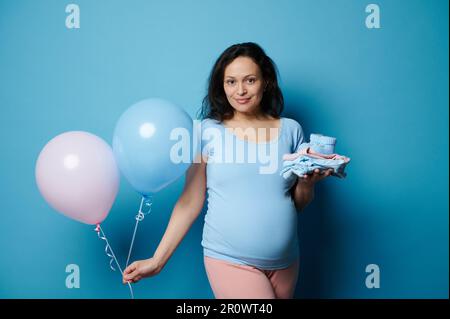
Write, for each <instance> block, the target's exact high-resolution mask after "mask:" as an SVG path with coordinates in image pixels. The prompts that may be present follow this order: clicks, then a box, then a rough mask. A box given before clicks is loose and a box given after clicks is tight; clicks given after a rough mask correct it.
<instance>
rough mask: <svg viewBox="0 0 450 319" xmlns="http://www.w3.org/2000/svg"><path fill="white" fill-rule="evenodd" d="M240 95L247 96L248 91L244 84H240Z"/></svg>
mask: <svg viewBox="0 0 450 319" xmlns="http://www.w3.org/2000/svg"><path fill="white" fill-rule="evenodd" d="M237 93H238V95H245V94H247V90H246V88H245V87H244V85H243V84H238V91H237Z"/></svg>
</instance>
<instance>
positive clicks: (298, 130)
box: [291, 120, 304, 153]
mask: <svg viewBox="0 0 450 319" xmlns="http://www.w3.org/2000/svg"><path fill="white" fill-rule="evenodd" d="M291 125H292V137H293V146H294V147H293V153H297V152H299V151H300V150H301V145H302V143H303V142H304V134H303V128H302V126H301V125H300V124H299V123H298V122H297V121H296V120H291Z"/></svg>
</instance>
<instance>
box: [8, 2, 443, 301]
mask: <svg viewBox="0 0 450 319" xmlns="http://www.w3.org/2000/svg"><path fill="white" fill-rule="evenodd" d="M448 12H449V8H448V1H445V0H433V1H424V0H410V1H393V0H377V1H375V2H372V1H369V0H339V1H327V0H320V1H316V0H314V1H313V0H303V1H297V0H295V1H294V0H277V1H275V0H270V1H260V0H250V1H241V0H228V1H219V0H214V1H210V0H196V1H181V0H168V1H166V0H164V1H163V0H148V1H147V0H145V1H144V0H133V1H125V0H108V1H106V0H95V1H92V0H74V1H60V0H41V1H32V0H18V1H16V0H1V1H0V110H1V113H0V114H1V117H0V132H1V135H0V136H1V144H0V145H1V151H0V154H1V155H0V156H1V165H0V190H1V193H0V194H1V202H0V205H1V206H0V297H1V298H129V290H128V288H127V286H125V285H123V284H122V277H121V275H120V272H119V271H118V270H116V271H115V272H114V271H112V270H111V269H110V268H109V258H108V257H107V256H106V255H105V253H104V247H105V245H104V241H102V240H100V239H99V238H98V236H97V232H95V231H94V228H95V226H91V225H87V224H83V223H79V222H76V221H74V220H72V219H68V218H65V217H64V216H62V215H61V214H58V213H56V212H55V210H54V209H53V208H52V207H51V206H49V205H48V204H47V203H46V201H45V200H44V199H43V198H42V196H41V194H40V193H39V190H38V187H37V184H36V180H35V165H36V161H37V158H38V156H39V153H40V151H41V150H42V148H43V147H44V145H46V143H47V142H48V141H49V140H50V139H51V138H53V137H54V136H56V135H58V134H61V133H63V132H67V131H86V132H91V133H92V134H95V135H97V136H98V137H100V138H102V139H103V140H104V141H106V143H108V144H109V145H112V143H113V130H114V127H115V125H116V123H117V121H118V119H119V117H120V115H121V114H122V113H123V112H124V111H125V110H126V109H127V108H128V107H129V106H131V105H133V104H134V103H136V102H138V101H141V100H144V99H146V98H152V97H158V98H163V99H167V100H169V101H171V102H173V103H174V104H176V105H178V106H180V107H181V108H182V109H183V110H184V111H185V112H186V113H187V114H189V116H190V117H191V118H192V119H197V114H198V110H199V108H200V107H201V104H202V100H203V98H204V96H205V94H206V86H207V81H208V76H209V73H210V71H211V69H212V66H213V64H214V62H215V59H216V58H217V57H218V56H219V55H220V53H221V52H222V51H223V50H224V49H225V48H227V47H228V46H230V45H232V44H235V43H242V42H256V43H258V44H259V45H260V46H261V47H262V48H264V50H265V51H266V53H267V54H268V55H269V56H270V57H271V58H272V59H273V60H274V62H275V63H276V64H277V66H278V70H279V76H280V78H279V79H280V85H281V89H282V91H283V94H284V97H285V109H284V111H283V114H282V116H284V117H289V118H292V119H295V120H296V121H298V122H299V123H300V124H301V125H302V127H303V130H304V133H305V136H306V137H309V134H311V133H322V134H327V135H331V136H334V137H336V138H337V144H336V150H337V151H338V152H339V153H342V154H346V155H348V156H349V157H351V163H350V165H349V166H348V169H347V177H346V178H345V179H338V178H328V179H327V180H326V181H324V182H323V183H320V185H318V186H317V189H316V196H315V199H314V201H313V203H312V204H311V205H309V206H308V207H307V208H306V209H305V211H303V212H302V213H300V215H299V221H298V227H299V234H298V237H299V243H300V275H299V280H298V283H297V287H296V292H295V297H296V298H448V282H449V278H448V273H449V266H448V261H449V255H448V253H449V247H448V242H449V238H448V227H449V220H448V212H449V197H448V191H449V189H448V188H449V187H448V185H449V184H448V181H449V171H448V168H449V160H448V154H449V145H448V131H449V130H448V128H449V122H448V115H449V114H448V113H449V112H448V111H449V108H448V105H449V93H448V87H449V73H448V72H449V65H448V56H449V47H448V38H449V35H448ZM169 120H170V119H168V121H169ZM184 181H185V175H182V176H180V177H179V178H178V179H176V180H175V181H173V182H172V183H170V185H168V186H167V187H165V188H163V189H162V190H160V191H159V192H157V193H156V195H155V196H154V198H153V204H152V208H151V213H150V214H148V215H147V216H146V217H145V219H144V220H143V221H142V222H141V223H140V226H139V229H138V231H137V234H136V239H135V246H134V249H133V254H132V260H137V259H144V258H149V257H151V256H152V254H153V253H154V251H155V249H156V247H157V245H158V244H159V241H160V239H161V237H162V235H163V233H164V230H165V228H166V226H167V223H168V221H169V218H170V214H171V212H172V209H173V207H174V205H175V203H176V201H177V199H178V198H179V196H180V195H181V192H182V189H183V186H184ZM139 203H140V195H139V194H138V193H137V192H136V191H135V190H134V189H133V188H132V186H131V185H130V184H129V183H128V182H127V180H126V179H125V178H121V179H120V185H119V187H118V193H117V197H116V199H115V201H114V203H113V205H112V208H111V211H110V213H109V216H108V218H107V219H106V220H105V221H104V222H103V224H102V227H103V229H104V230H105V233H106V234H107V236H108V239H109V242H110V244H111V246H112V247H113V248H114V252H115V255H116V257H117V259H118V260H119V262H120V263H121V264H122V266H123V265H124V264H125V261H126V259H127V254H128V248H129V244H130V239H131V234H132V231H133V228H134V225H135V221H136V220H135V215H136V212H137V210H138V209H139ZM205 211H206V207H204V208H203V210H202V213H201V214H200V216H199V218H198V219H197V220H196V222H195V223H194V225H193V226H192V228H191V229H190V231H189V233H188V234H187V236H186V237H185V239H184V240H183V241H182V243H181V244H180V246H179V247H178V249H177V250H176V251H175V253H174V255H173V256H172V258H171V259H170V260H169V262H168V264H167V265H166V267H165V268H164V269H163V271H162V272H161V273H160V274H159V275H157V276H155V277H152V278H150V279H145V280H143V281H142V282H140V283H138V284H136V285H134V294H135V297H136V298H213V297H214V295H213V293H212V291H211V288H210V286H209V283H208V280H207V276H206V272H205V268H204V264H203V255H202V247H201V244H200V242H201V237H202V227H203V223H204V217H205ZM269 235H270V234H268V236H269ZM116 268H117V267H116ZM74 276H76V277H77V278H75V279H76V280H75V279H74Z"/></svg>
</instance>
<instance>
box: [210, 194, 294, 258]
mask: <svg viewBox="0 0 450 319" xmlns="http://www.w3.org/2000/svg"><path fill="white" fill-rule="evenodd" d="M240 204H241V205H240V206H239V207H234V206H233V205H228V207H227V209H226V210H223V211H219V210H212V209H211V210H208V215H209V216H207V218H206V224H205V235H206V237H209V238H207V240H208V241H209V242H210V243H211V244H212V245H213V246H214V245H216V246H217V247H222V249H225V250H229V252H226V253H229V254H231V255H234V256H235V257H247V258H256V259H266V260H277V259H279V258H282V257H284V256H286V255H288V254H289V253H290V251H291V250H292V248H293V247H294V243H295V241H296V237H297V213H296V211H295V209H294V207H293V205H292V202H290V201H287V202H286V203H282V204H280V203H279V202H278V203H277V204H276V205H271V204H265V205H255V204H254V203H252V205H242V202H241V203H240ZM214 242H215V243H214ZM219 250H220V249H219Z"/></svg>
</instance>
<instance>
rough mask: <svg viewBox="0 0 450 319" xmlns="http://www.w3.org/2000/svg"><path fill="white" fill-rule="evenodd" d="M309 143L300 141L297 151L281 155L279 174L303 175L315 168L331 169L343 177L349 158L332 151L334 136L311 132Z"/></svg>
mask: <svg viewBox="0 0 450 319" xmlns="http://www.w3.org/2000/svg"><path fill="white" fill-rule="evenodd" d="M309 141H310V142H309V143H302V144H301V145H300V147H299V151H297V153H293V154H285V155H284V156H283V168H282V170H281V172H280V175H281V176H283V178H285V179H288V178H290V177H291V176H292V174H295V175H297V176H300V177H303V175H305V174H308V173H312V172H313V171H314V170H315V169H319V170H320V171H326V170H329V169H332V170H333V173H332V175H334V176H337V177H339V178H344V177H345V176H346V175H347V174H346V173H345V172H344V170H345V166H346V165H347V164H348V163H349V162H350V158H348V157H346V156H342V155H339V154H335V153H334V146H335V145H336V138H335V137H330V136H324V135H322V134H311V135H310V139H309Z"/></svg>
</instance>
